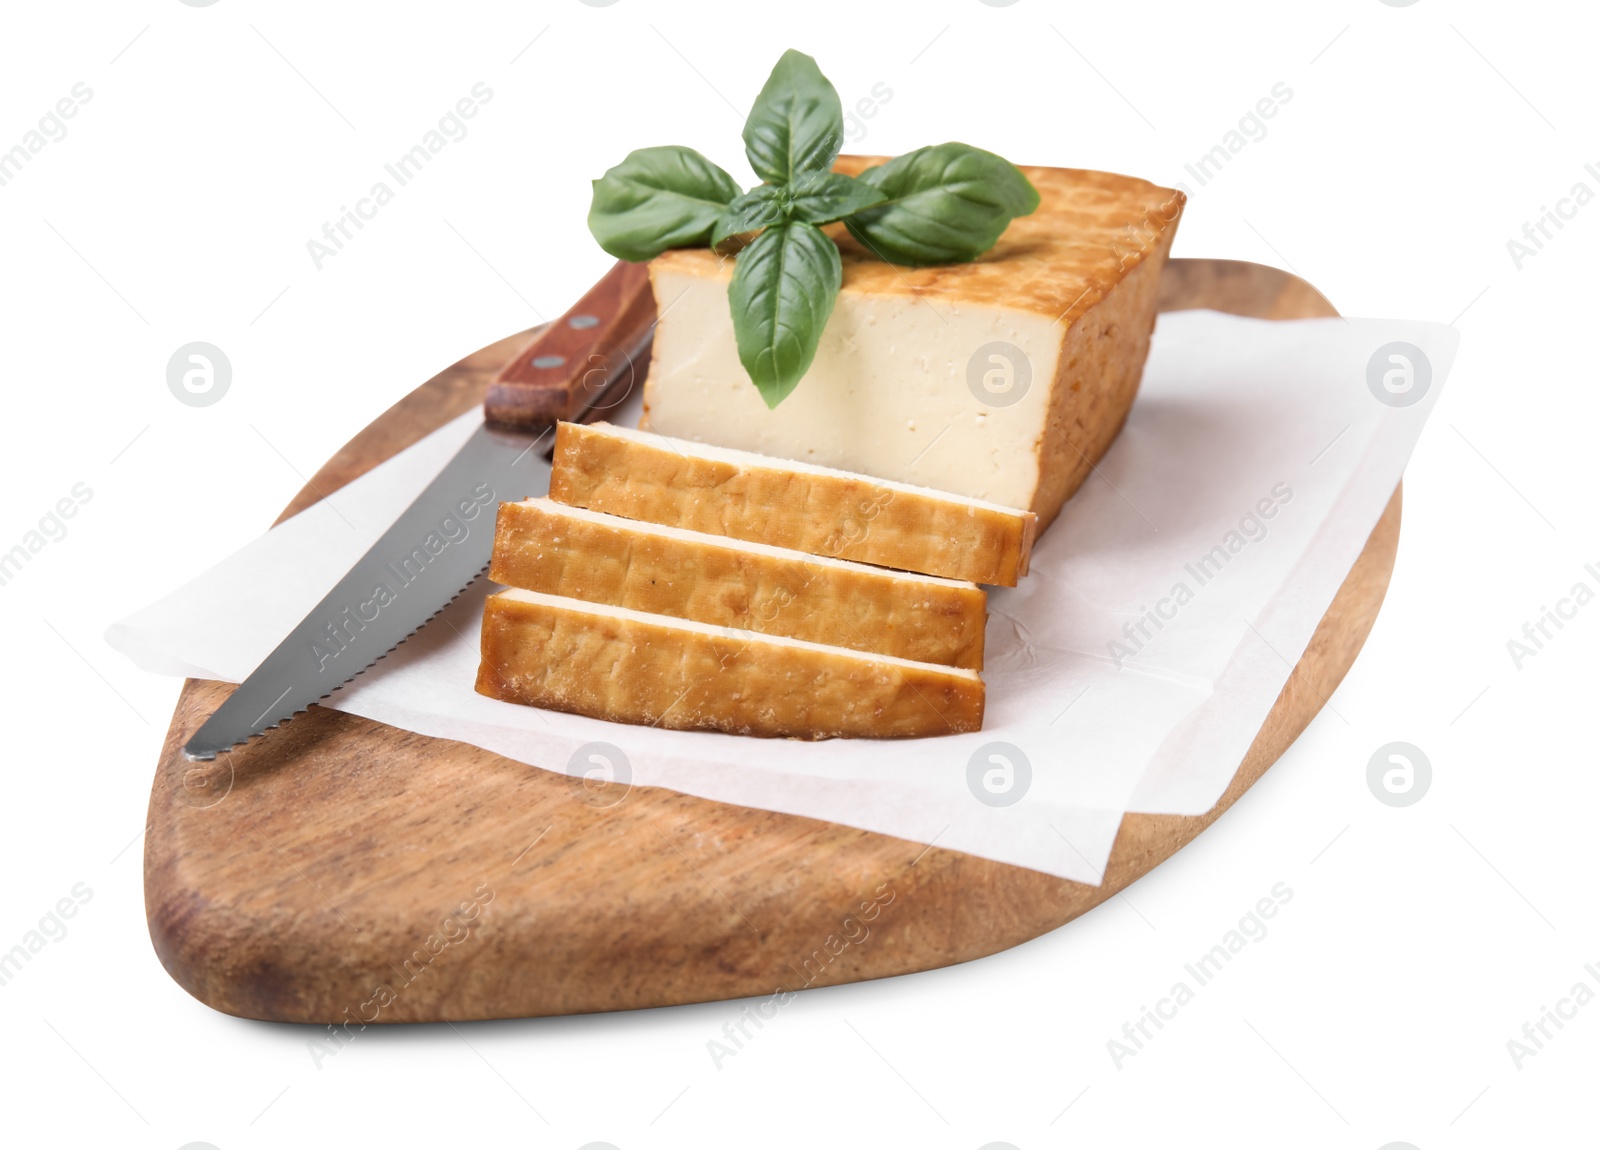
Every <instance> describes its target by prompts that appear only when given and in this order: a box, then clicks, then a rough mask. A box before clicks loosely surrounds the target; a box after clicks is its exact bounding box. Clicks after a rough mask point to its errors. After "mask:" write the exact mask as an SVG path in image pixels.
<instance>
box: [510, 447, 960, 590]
mask: <svg viewBox="0 0 1600 1150" xmlns="http://www.w3.org/2000/svg"><path fill="white" fill-rule="evenodd" d="M691 446H693V447H694V448H695V449H696V451H697V452H699V453H700V454H705V452H704V451H703V450H702V448H701V445H700V444H692V445H691ZM522 503H523V504H524V505H526V506H530V507H538V508H539V509H541V510H542V511H545V512H547V513H550V514H552V515H561V516H565V517H566V518H568V519H576V520H581V521H583V522H586V523H598V524H600V525H601V526H603V527H612V528H616V529H618V530H623V531H632V532H636V533H637V534H640V535H655V536H659V537H662V538H666V539H676V540H680V541H682V542H684V543H692V544H694V545H695V546H697V547H718V548H722V549H724V550H727V551H738V552H741V553H743V554H746V555H766V556H770V557H771V558H774V559H782V560H785V561H787V562H799V563H814V564H816V565H817V566H819V567H830V568H835V569H838V570H849V571H856V572H859V573H862V574H866V575H870V576H873V577H875V578H883V579H893V580H896V581H900V582H905V583H915V584H918V585H934V586H940V587H968V588H971V589H972V590H977V589H978V585H977V584H976V583H970V582H968V581H966V580H964V579H945V578H943V577H941V576H938V575H921V574H918V573H917V572H915V571H897V570H895V569H894V568H892V567H874V566H872V565H871V564H868V563H852V562H850V560H848V559H836V558H834V557H833V556H831V555H811V554H808V553H806V552H804V551H791V550H789V549H788V548H786V547H773V546H771V545H769V544H766V543H749V542H746V541H745V540H743V539H734V538H731V537H729V536H725V535H706V534H704V533H702V532H699V531H690V530H688V529H686V528H683V527H671V526H668V525H667V524H664V523H647V522H645V521H644V520H641V519H624V518H623V517H622V516H620V515H607V514H606V513H605V512H603V511H590V510H589V509H588V508H587V507H573V506H571V505H570V504H567V503H557V502H556V501H555V500H553V499H551V498H549V497H548V496H539V497H537V498H534V499H524V500H523V501H522Z"/></svg>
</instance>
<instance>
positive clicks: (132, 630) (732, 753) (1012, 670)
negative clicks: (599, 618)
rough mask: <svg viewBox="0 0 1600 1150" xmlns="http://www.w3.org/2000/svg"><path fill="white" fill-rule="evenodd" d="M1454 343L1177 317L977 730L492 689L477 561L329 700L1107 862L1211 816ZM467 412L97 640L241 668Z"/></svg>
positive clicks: (420, 726)
mask: <svg viewBox="0 0 1600 1150" xmlns="http://www.w3.org/2000/svg"><path fill="white" fill-rule="evenodd" d="M1391 345H1398V346H1397V347H1396V346H1391ZM1455 346H1456V333H1455V331H1454V329H1452V328H1448V327H1444V326H1442V325H1437V324H1422V323H1410V322H1402V321H1393V320H1348V321H1346V320H1341V319H1327V320H1299V321H1292V322H1268V321H1260V320H1248V319H1240V318H1237V317H1232V316H1225V315H1221V314H1219V313H1215V312H1181V313H1175V314H1168V315H1164V316H1162V317H1161V319H1160V322H1159V323H1158V325H1157V328H1156V334H1155V339H1154V341H1153V344H1152V347H1151V353H1150V359H1149V363H1148V365H1147V367H1146V370H1145V376H1144V382H1143V385H1142V388H1141V391H1140V395H1139V399H1138V401H1137V403H1136V404H1135V405H1134V408H1133V411H1132V413H1131V415H1130V416H1129V419H1128V422H1127V425H1126V427H1125V428H1124V430H1123V432H1122V435H1121V436H1120V437H1119V438H1118V440H1117V442H1116V444H1115V445H1114V446H1113V447H1112V449H1111V451H1110V452H1109V453H1108V454H1107V455H1106V457H1105V459H1104V460H1102V461H1101V463H1100V465H1099V467H1098V468H1097V469H1096V472H1095V474H1094V475H1093V477H1091V478H1090V480H1089V481H1088V482H1087V483H1086V484H1085V485H1084V487H1083V488H1082V489H1081V490H1080V491H1079V492H1078V494H1077V495H1076V496H1075V497H1074V498H1073V500H1072V501H1071V503H1070V504H1069V505H1068V507H1067V508H1066V509H1065V511H1064V512H1063V513H1062V515H1061V517H1060V519H1059V520H1057V522H1056V524H1055V525H1054V526H1053V527H1052V528H1051V529H1050V531H1049V532H1048V533H1047V534H1046V535H1045V537H1044V538H1043V539H1042V540H1041V541H1040V544H1039V547H1038V549H1037V550H1036V551H1035V554H1034V558H1033V568H1032V573H1031V574H1030V575H1029V576H1028V577H1027V578H1026V579H1025V580H1024V582H1023V585H1022V586H1021V587H1018V588H1014V589H998V590H993V591H991V593H990V621H989V631H988V635H987V639H986V641H987V646H988V657H987V666H986V668H985V671H984V679H985V680H986V682H987V684H988V713H987V716H986V721H985V725H984V730H983V731H982V732H980V733H976V734H971V735H958V736H948V737H944V738H937V739H916V740H904V741H880V740H837V741H831V742H823V743H803V742H798V741H789V740H766V739H749V738H738V737H732V736H727V735H720V734H711V733H699V732H683V731H664V730H655V729H645V728H640V727H632V726H626V725H619V724H614V723H606V722H602V721H599V720H594V719H586V718H582V717H580V716H575V715H565V714H560V713H555V712H545V711H539V710H535V709H533V708H528V707H519V706H515V705H513V704H509V703H501V702H497V701H495V700H491V699H486V698H484V697H482V696H480V695H478V694H476V693H475V692H474V691H473V689H472V684H473V679H474V676H475V673H476V669H477V661H478V655H477V636H478V627H479V621H480V618H481V614H482V607H483V597H484V594H485V593H486V591H487V588H485V587H482V586H480V587H478V588H476V589H475V590H474V591H473V592H470V593H468V594H466V595H463V596H462V597H461V598H460V599H458V600H457V601H456V602H455V603H454V604H452V605H451V606H450V608H448V609H447V610H446V611H445V612H444V613H443V614H441V615H440V616H439V617H438V618H437V619H435V620H434V621H433V622H431V623H430V624H428V626H427V627H425V628H424V629H423V630H422V631H421V632H420V633H419V634H418V635H416V636H415V637H413V638H412V639H410V640H409V641H408V642H406V643H405V644H404V645H402V646H401V647H400V649H399V650H397V651H396V652H394V653H393V654H391V655H390V656H388V657H387V658H386V659H384V660H382V661H381V662H379V663H378V664H377V665H376V666H375V667H374V668H372V669H371V670H369V671H368V672H366V673H365V674H364V675H362V676H360V677H359V678H357V679H356V680H355V681H354V682H353V683H351V684H350V685H349V686H347V687H345V688H343V689H342V690H340V691H339V692H337V693H336V694H334V695H333V696H332V697H331V698H330V699H328V700H327V701H326V704H325V705H328V706H333V707H337V708H339V709H341V710H345V711H349V712H352V713H354V714H359V715H363V716H366V717H368V718H371V719H375V720H378V721H381V722H385V723H389V724H392V725H394V726H398V727H403V728H406V729H409V730H413V731H418V732H420V733H422V734H426V735H433V736H438V737H440V738H448V739H458V740H461V741H464V742H468V743H473V744H476V745H478V746H481V747H485V748H487V749H489V750H491V751H495V752H497V753H499V754H502V755H505V756H508V757H510V758H513V759H516V760H518V761H521V762H524V763H528V764H530V767H529V769H530V770H531V769H537V768H536V767H534V766H532V765H531V764H537V765H538V767H543V768H548V769H551V770H556V771H565V772H567V773H569V774H584V773H587V772H589V771H591V770H593V769H594V766H593V764H595V763H596V762H607V763H611V764H612V765H613V766H615V765H616V764H618V763H619V762H624V760H625V762H624V765H623V766H622V768H621V769H622V771H623V772H624V773H627V774H629V775H631V780H632V782H633V783H634V784H635V785H643V786H664V787H669V788H672V789H674V790H679V791H683V792H686V793H689V794H694V795H700V796H703V797H706V798H710V799H717V800H720V801H724V802H731V803H737V804H741V805H745V806H752V807H759V808H764V809H769V810H775V811H783V812H788V813H792V814H800V815H809V816H812V817H815V818H821V819H828V820H831V821H833V822H839V823H844V824H847V825H850V826H855V827H861V828H864V829H867V830H872V831H877V832H880V833H884V834H890V835H896V836H899V837H901V838H906V839H911V840H914V841H918V842H924V843H937V844H938V845H939V846H941V847H947V848H951V849H955V850H962V851H967V852H969V853H971V854H975V855H980V856H982V857H985V858H991V859H996V860H999V861H1001V862H1006V863H1012V864H1015V865H1019V866H1025V867H1031V868H1034V869H1036V870H1040V871H1045V872H1047V873H1050V874H1054V875H1059V876H1061V877H1065V878H1071V879H1075V880H1078V881H1081V882H1089V883H1098V882H1099V880H1100V876H1101V873H1102V870H1103V868H1104V866H1105V863H1106V860H1107V858H1108V857H1109V854H1110V850H1111V845H1112V840H1113V839H1114V837H1115V835H1116V831H1117V827H1118V825H1119V824H1120V822H1121V819H1122V815H1123V813H1124V812H1125V811H1128V810H1135V811H1146V812H1152V813H1176V814H1198V813H1201V812H1203V811H1205V810H1207V809H1208V808H1209V807H1210V806H1211V805H1212V804H1213V803H1214V802H1215V801H1216V799H1217V798H1218V797H1219V796H1220V795H1221V794H1222V792H1223V790H1224V789H1225V788H1226V787H1227V784H1228V782H1229V780H1230V779H1231V778H1232V776H1233V773H1234V771H1235V770H1236V769H1237V767H1238V765H1239V762H1240V760H1241V759H1242V758H1243V756H1244V753H1245V751H1246V750H1247V749H1248V747H1249V745H1250V743H1251V741H1252V740H1253V739H1254V737H1255V734H1256V731H1257V730H1258V729H1259V727H1260V725H1261V723H1262V721H1263V720H1264V719H1265V717H1266V715H1267V713H1268V711H1269V710H1270V709H1271V707H1272V704H1273V701H1274V700H1275V699H1276V698H1277V695H1278V692H1279V690H1280V689H1281V688H1282V686H1283V683H1284V681H1285V680H1286V678H1287V677H1288V673H1289V669H1290V668H1291V667H1292V666H1293V664H1294V663H1295V661H1296V660H1298V659H1299V657H1300V655H1301V654H1302V652H1303V651H1304V649H1305V646H1306V644H1307V642H1308V641H1309V640H1310V638H1311V635H1312V632H1313V631H1314V630H1315V628H1316V625H1317V622H1318V620H1319V619H1320V618H1321V617H1322V615H1323V613H1324V612H1325V611H1326V609H1327V607H1328V604H1329V603H1330V602H1331V601H1332V599H1333V595H1334V593H1335V591H1336V590H1337V589H1338V586H1339V584H1340V583H1341V582H1342V581H1343V579H1344V576H1345V575H1346V574H1347V573H1348V571H1349V569H1350V567H1351V564H1352V563H1353V562H1354V561H1355V558H1356V556H1357V555H1358V554H1359V553H1360V551H1361V548H1362V546H1363V545H1364V544H1365V542H1366V539H1367V536H1368V535H1369V534H1370V533H1371V530H1372V528H1373V526H1374V524H1375V523H1376V522H1377V520H1378V517H1379V516H1380V514H1381V513H1382V511H1383V508H1384V506H1385V504H1386V503H1387V502H1388V499H1389V497H1390V495H1391V494H1392V492H1393V491H1394V487H1395V484H1396V483H1397V482H1398V481H1399V479H1400V474H1401V472H1402V470H1403V469H1404V467H1405V463H1406V460H1407V459H1408V458H1409V456H1410V454H1411V450H1412V447H1413V446H1414V445H1415V443H1416V440H1417V436H1418V435H1419V434H1420V432H1421V429H1422V426H1423V423H1424V421H1425V419H1426V418H1427V414H1428V411H1429V410H1430V409H1431V407H1432V405H1433V403H1434V401H1435V399H1436V398H1437V396H1438V393H1439V391H1440V389H1441V387H1442V385H1443V383H1444V379H1445V375H1446V373H1447V372H1448V370H1449V366H1450V362H1451V359H1452V357H1453V355H1454V352H1455ZM1395 355H1399V356H1400V357H1401V358H1400V359H1392V358H1391V357H1392V356H1395ZM1385 376H1387V383H1386V384H1385V383H1384V377H1385ZM1408 379H1409V380H1410V381H1411V382H1410V385H1409V387H1408V386H1407V380H1408ZM478 418H479V417H478V415H477V413H475V412H474V413H469V414H468V415H466V416H463V417H462V418H461V419H459V420H456V421H455V422H453V423H451V424H449V425H447V426H445V427H443V428H441V429H439V430H438V431H437V432H435V433H434V434H433V435H431V436H429V437H428V438H427V439H425V440H423V441H422V442H420V443H418V444H416V445H415V446H413V447H412V448H410V449H408V450H407V451H404V452H402V453H401V454H400V455H397V456H395V457H394V458H393V459H391V460H389V461H388V462H386V463H384V464H383V465H381V466H379V467H377V468H375V469H374V470H373V471H371V472H369V473H368V474H367V475H365V476H363V477H361V478H360V479H358V480H356V481H355V482H353V483H351V484H349V485H348V486H346V487H345V488H343V489H342V490H340V491H339V492H337V493H335V494H334V495H333V496H332V498H331V501H324V502H323V503H320V504H318V505H316V506H314V507H311V508H308V509H307V510H306V511H304V512H302V513H301V514H300V515H297V516H295V517H294V518H293V519H290V520H288V521H287V522H285V523H283V524H282V525H280V526H278V527H276V528H274V529H273V530H271V531H269V532H268V533H267V534H265V535H263V536H262V537H261V538H259V539H257V540H256V541H254V542H253V543H251V544H249V545H248V546H246V547H244V548H243V549H241V550H240V551H239V552H237V553H236V554H234V555H233V556H231V557H230V558H228V559H226V560H224V561H223V562H222V563H220V564H218V565H217V566H216V567H214V568H212V569H211V570H210V571H207V572H205V573H204V574H202V575H200V576H199V577H197V578H195V579H194V580H192V581H190V582H189V583H188V584H186V585H185V586H183V587H182V588H180V589H179V590H177V591H175V592H173V593H172V594H171V595H169V596H167V597H166V598H164V599H162V600H160V601H159V602H157V603H154V604H152V605H151V606H149V607H147V608H145V609H144V610H142V611H139V612H138V613H136V614H134V615H132V616H130V617H129V618H127V619H125V620H123V621H122V622H120V623H117V624H115V625H114V626H112V627H111V628H110V630H109V631H108V633H107V636H106V638H107V641H108V642H109V643H110V644H111V645H112V646H113V647H115V648H116V649H117V650H119V651H122V652H123V653H124V654H126V655H127V656H128V657H129V658H131V659H133V660H134V661H135V662H136V663H137V664H138V665H140V666H141V667H144V668H145V669H147V670H151V671H155V672H158V673H162V674H171V675H192V676H196V677H200V678H209V679H220V680H224V681H228V682H239V681H240V680H241V679H242V678H243V677H244V676H245V675H247V674H248V673H249V672H250V671H251V670H253V669H254V668H255V666H256V665H257V664H258V663H259V662H260V661H261V660H262V659H264V658H265V657H266V655H267V654H268V652H270V651H271V649H272V648H273V646H274V645H275V644H276V643H277V642H278V641H279V639H281V638H282V636H283V635H285V634H286V633H288V631H289V630H290V629H291V628H292V627H293V626H294V625H295V624H296V623H298V622H299V621H300V619H301V618H302V617H303V616H304V615H305V613H306V612H307V611H308V610H310V608H311V607H312V606H313V605H314V604H315V603H316V602H317V601H318V600H319V599H320V598H321V597H322V595H323V594H324V593H325V592H326V591H327V589H328V588H329V587H330V586H331V585H332V584H333V583H334V582H336V581H337V580H338V579H339V578H340V577H341V576H342V575H343V574H344V573H345V571H346V570H347V569H348V568H349V567H350V566H351V565H352V564H353V563H354V562H355V560H356V559H357V558H359V556H360V555H361V554H362V553H363V552H364V551H365V550H366V549H367V547H368V546H370V545H371V544H372V543H373V542H374V541H375V540H376V539H377V537H378V536H379V535H380V534H381V533H382V532H383V531H384V529H385V528H386V527H387V526H388V525H389V524H390V523H391V522H392V521H393V520H394V518H395V517H396V516H398V515H399V514H400V513H401V512H402V511H403V510H404V509H405V508H406V506H407V505H408V504H409V503H410V501H411V500H412V499H413V498H414V497H415V495H416V494H417V492H418V491H419V490H421V488H422V487H423V486H425V485H426V484H427V482H428V481H429V480H430V479H431V478H432V477H433V476H434V475H435V474H436V473H437V472H438V470H439V469H440V468H441V467H442V466H443V465H444V463H445V462H446V460H448V459H449V458H450V456H451V455H452V454H453V453H454V451H455V450H456V448H457V446H459V445H460V443H461V442H463V441H464V439H465V438H466V436H467V435H468V434H469V433H470V431H471V430H472V428H473V427H474V426H475V424H476V421H477V420H478ZM627 421H628V420H627V416H626V415H625V414H624V415H623V416H621V417H619V419H618V422H627ZM329 502H331V503H332V504H333V505H334V506H329ZM241 603H249V604H251V607H250V609H249V610H248V611H242V610H240V608H239V604H241ZM268 737H269V738H270V737H271V736H270V735H269V736H268ZM594 743H603V744H607V745H608V749H604V750H600V751H598V752H597V751H596V749H595V748H593V747H591V746H590V744H594ZM617 752H620V755H619V754H618V753H617ZM597 754H598V758H596V755H597Z"/></svg>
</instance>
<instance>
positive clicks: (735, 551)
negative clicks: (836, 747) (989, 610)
mask: <svg viewBox="0 0 1600 1150" xmlns="http://www.w3.org/2000/svg"><path fill="white" fill-rule="evenodd" d="M489 578H491V579H493V580H494V581H495V582H496V583H504V584H506V585H507V586H510V587H520V588H523V589H524V590H527V591H540V592H544V593H546V594H550V595H564V596H569V597H571V598H574V599H583V600H585V601H587V602H590V603H608V604H612V605H614V606H618V607H628V608H631V609H633V610H636V611H646V612H649V613H652V614H656V615H672V616H675V617H677V618H679V619H693V620H696V621H697V622H701V623H710V624H713V625H714V626H722V627H738V628H741V629H743V630H747V631H759V632H761V633H762V634H766V635H787V636H789V637H790V638H793V639H806V640H809V641H810V642H813V643H825V644H829V645H832V646H838V647H849V648H851V649H852V650H856V651H868V652H874V653H877V654H881V655H897V656H899V657H900V658H902V659H912V660H915V661H917V662H922V663H944V664H948V665H951V666H956V667H970V668H972V669H974V670H979V669H981V668H982V667H983V628H984V621H985V616H986V612H985V609H984V603H985V599H986V596H985V594H984V592H983V589H982V588H980V587H978V586H977V585H976V584H973V583H964V582H958V581H956V580H952V579H938V578H934V577H933V576H930V575H913V574H908V573H907V572H904V571H889V570H886V569H884V568H882V567H869V566H866V565H865V564H861V563H848V562H845V561H844V560H840V559H829V558H826V557H823V556H812V555H806V554H804V553H803V552H799V551H790V550H785V549H783V548H779V547H768V546H766V545H764V544H761V543H747V542H744V541H742V540H738V539H728V538H724V537H722V536H717V535H705V534H702V533H700V532H695V531H685V530H683V529H682V528H680V527H665V526H662V525H660V524H656V523H643V522H638V521H635V520H632V519H623V518H620V517H618V516H615V515H604V514H601V513H600V512H597V511H588V510H585V509H584V508H581V507H569V506H566V505H564V504H561V503H556V502H554V501H553V500H550V499H529V500H525V501H524V502H521V503H503V504H501V505H500V515H499V519H498V520H497V522H496V524H495V536H494V561H493V562H492V564H491V565H490V567H489Z"/></svg>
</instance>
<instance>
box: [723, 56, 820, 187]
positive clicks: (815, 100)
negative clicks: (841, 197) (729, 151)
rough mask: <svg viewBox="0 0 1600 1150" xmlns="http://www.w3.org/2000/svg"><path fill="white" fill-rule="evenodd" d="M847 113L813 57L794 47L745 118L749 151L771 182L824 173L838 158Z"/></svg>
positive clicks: (760, 172) (758, 170) (746, 149)
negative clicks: (813, 173)
mask: <svg viewBox="0 0 1600 1150" xmlns="http://www.w3.org/2000/svg"><path fill="white" fill-rule="evenodd" d="M843 142H844V111H843V109H842V108H841V107H840V105H839V93H838V92H837V91H835V90H834V87H833V85H832V84H830V83H829V82H828V78H827V77H826V76H824V75H823V74H822V70H821V69H820V68H818V67H817V62H816V61H815V60H813V59H812V58H811V57H810V56H807V55H805V54H803V53H800V52H796V51H795V50H794V49H793V48H791V49H789V50H788V51H787V52H785V53H784V54H783V55H782V56H781V57H779V59H778V63H777V64H776V65H775V66H774V67H773V69H772V74H771V75H770V76H768V77H767V83H766V86H765V87H763V88H762V89H761V94H760V95H758V96H757V97H756V102H755V105H754V106H753V107H752V108H751V109H750V116H749V118H748V119H747V120H745V122H744V152H745V155H747V156H749V157H750V166H751V167H752V168H754V169H755V170H756V174H757V175H758V176H760V177H761V178H762V179H763V180H765V181H766V182H767V183H769V184H787V183H790V182H792V181H793V180H794V179H795V178H796V177H798V176H801V175H803V174H804V173H806V172H824V171H827V170H828V169H829V168H831V167H833V161H834V160H836V159H838V158H839V145H840V144H841V143H843Z"/></svg>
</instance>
